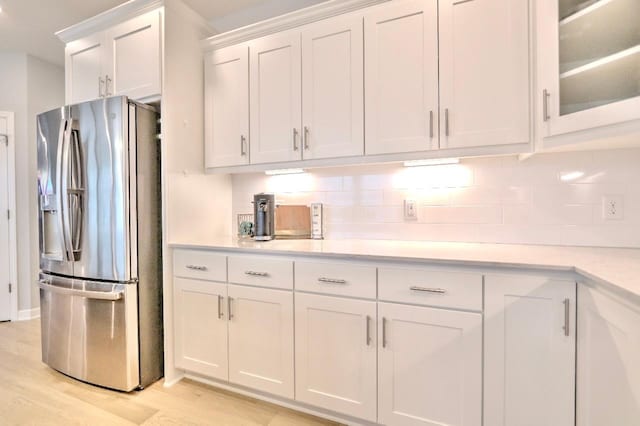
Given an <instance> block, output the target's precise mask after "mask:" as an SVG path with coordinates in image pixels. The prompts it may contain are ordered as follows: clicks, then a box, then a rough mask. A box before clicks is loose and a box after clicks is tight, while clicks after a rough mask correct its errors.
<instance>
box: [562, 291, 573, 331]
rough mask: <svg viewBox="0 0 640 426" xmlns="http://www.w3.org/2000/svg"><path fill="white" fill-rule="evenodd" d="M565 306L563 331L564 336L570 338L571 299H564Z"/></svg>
mask: <svg viewBox="0 0 640 426" xmlns="http://www.w3.org/2000/svg"><path fill="white" fill-rule="evenodd" d="M562 303H563V304H564V325H563V326H562V329H563V330H564V335H565V336H568V335H569V321H570V318H569V317H570V315H569V314H570V309H569V306H570V303H571V301H570V300H569V299H564V301H563V302H562Z"/></svg>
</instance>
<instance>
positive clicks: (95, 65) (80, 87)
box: [65, 33, 106, 104]
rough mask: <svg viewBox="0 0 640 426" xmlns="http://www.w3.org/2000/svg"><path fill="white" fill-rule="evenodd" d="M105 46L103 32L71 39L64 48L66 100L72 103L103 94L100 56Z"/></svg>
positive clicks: (103, 86) (104, 50) (95, 97)
mask: <svg viewBox="0 0 640 426" xmlns="http://www.w3.org/2000/svg"><path fill="white" fill-rule="evenodd" d="M105 52H106V47H105V39H104V33H99V34H95V35H92V36H89V37H85V38H83V39H80V40H76V41H72V42H71V43H69V44H67V46H66V48H65V85H66V102H67V103H68V104H74V103H78V102H84V101H88V100H93V99H97V98H99V97H101V96H104V93H105V78H104V74H103V73H102V58H103V57H104V56H105Z"/></svg>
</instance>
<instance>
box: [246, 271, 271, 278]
mask: <svg viewBox="0 0 640 426" xmlns="http://www.w3.org/2000/svg"><path fill="white" fill-rule="evenodd" d="M244 274H245V275H251V276H252V277H268V276H269V273H268V272H256V271H244Z"/></svg>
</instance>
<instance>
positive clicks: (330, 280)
mask: <svg viewBox="0 0 640 426" xmlns="http://www.w3.org/2000/svg"><path fill="white" fill-rule="evenodd" d="M318 281H320V282H321V283H330V284H346V283H347V280H341V279H336V278H324V277H320V278H318Z"/></svg>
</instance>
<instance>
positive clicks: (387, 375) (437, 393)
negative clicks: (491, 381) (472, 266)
mask: <svg viewBox="0 0 640 426" xmlns="http://www.w3.org/2000/svg"><path fill="white" fill-rule="evenodd" d="M378 318H379V321H378V336H379V338H380V344H379V345H378V422H379V423H382V424H385V425H393V426H404V425H429V426H436V425H437V426H444V425H447V426H448V425H451V426H454V425H456V426H462V425H464V426H477V425H480V424H481V416H482V414H481V413H482V402H481V401H482V315H481V314H480V313H471V312H462V311H453V310H446V309H434V308H426V307H416V306H407V305H400V304H395V303H378ZM486 424H491V423H486Z"/></svg>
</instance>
